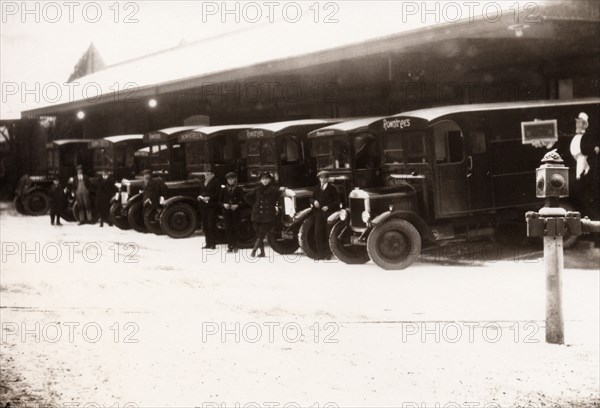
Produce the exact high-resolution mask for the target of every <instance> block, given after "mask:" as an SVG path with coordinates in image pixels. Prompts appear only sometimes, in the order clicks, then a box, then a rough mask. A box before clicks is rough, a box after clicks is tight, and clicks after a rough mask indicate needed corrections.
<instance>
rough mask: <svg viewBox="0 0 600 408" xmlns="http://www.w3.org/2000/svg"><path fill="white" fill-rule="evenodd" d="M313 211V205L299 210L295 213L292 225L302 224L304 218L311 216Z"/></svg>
mask: <svg viewBox="0 0 600 408" xmlns="http://www.w3.org/2000/svg"><path fill="white" fill-rule="evenodd" d="M311 213H312V207H308V208H305V209H304V210H302V211H300V212H297V213H296V214H295V215H294V222H293V223H292V225H300V224H302V223H303V222H304V220H305V219H306V218H308V217H309V216H310V214H311Z"/></svg>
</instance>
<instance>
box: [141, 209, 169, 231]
mask: <svg viewBox="0 0 600 408" xmlns="http://www.w3.org/2000/svg"><path fill="white" fill-rule="evenodd" d="M144 225H145V226H146V228H147V229H148V232H151V233H153V234H156V235H164V234H165V233H164V231H163V230H162V228H161V226H160V219H159V218H158V217H157V210H146V211H145V212H144Z"/></svg>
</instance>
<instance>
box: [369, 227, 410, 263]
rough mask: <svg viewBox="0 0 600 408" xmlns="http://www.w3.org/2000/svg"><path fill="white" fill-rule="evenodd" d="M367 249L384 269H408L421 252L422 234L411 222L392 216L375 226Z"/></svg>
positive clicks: (374, 260)
mask: <svg viewBox="0 0 600 408" xmlns="http://www.w3.org/2000/svg"><path fill="white" fill-rule="evenodd" d="M367 251H368V253H369V256H370V257H371V259H372V260H373V262H375V264H377V265H378V266H380V267H382V268H383V269H387V270H401V269H406V268H408V267H409V266H410V265H412V264H413V262H415V261H416V260H417V258H418V257H419V254H420V253H421V236H420V235H419V231H417V229H416V228H415V227H414V226H413V225H412V224H411V223H410V222H408V221H405V220H401V219H399V218H392V219H389V220H387V221H385V222H384V223H383V224H380V225H377V226H376V227H375V228H373V231H371V233H370V234H369V238H368V239H367Z"/></svg>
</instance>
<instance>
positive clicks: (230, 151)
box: [145, 124, 255, 247]
mask: <svg viewBox="0 0 600 408" xmlns="http://www.w3.org/2000/svg"><path fill="white" fill-rule="evenodd" d="M252 126H255V125H243V124H242V125H223V126H203V127H199V128H198V127H196V128H195V129H192V130H188V131H186V132H183V133H181V134H180V135H179V136H178V140H177V141H178V144H180V145H181V146H182V147H184V150H185V163H186V168H185V170H186V173H187V175H188V179H187V181H185V182H171V183H167V191H169V194H168V196H167V197H165V200H164V202H163V203H161V205H160V206H159V207H158V208H157V209H156V211H154V212H147V213H146V214H145V223H146V224H147V225H149V226H154V229H155V231H159V230H160V231H161V232H163V233H166V234H167V235H169V236H170V237H172V238H187V237H189V236H191V235H192V234H193V233H194V232H195V231H196V229H198V227H199V226H200V219H201V217H200V206H199V205H198V194H199V193H200V189H201V188H202V183H203V182H204V179H205V175H206V170H207V168H208V167H209V166H212V168H213V171H214V174H215V177H216V178H217V180H219V181H220V182H221V183H225V182H226V181H225V175H226V174H227V173H228V172H230V171H233V172H235V173H236V174H238V180H239V181H240V182H244V181H245V180H246V177H245V175H246V154H245V152H246V149H245V144H246V138H245V137H244V136H245V134H244V132H245V130H247V129H249V128H251V127H252ZM176 185H179V186H180V187H181V186H184V185H185V186H189V188H187V189H185V190H182V189H179V190H174V189H175V187H177V186H176ZM247 210H248V209H242V210H241V211H242V213H241V216H240V224H241V225H240V230H239V231H240V233H239V234H240V247H245V246H247V245H248V243H249V242H251V241H252V240H253V237H254V232H253V229H252V225H251V221H250V213H249V211H247ZM221 229H222V228H221Z"/></svg>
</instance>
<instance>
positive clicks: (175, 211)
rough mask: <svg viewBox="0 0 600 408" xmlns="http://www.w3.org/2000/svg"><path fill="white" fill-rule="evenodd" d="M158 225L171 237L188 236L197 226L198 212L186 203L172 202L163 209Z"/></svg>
mask: <svg viewBox="0 0 600 408" xmlns="http://www.w3.org/2000/svg"><path fill="white" fill-rule="evenodd" d="M160 225H161V226H162V229H163V231H164V232H165V233H166V234H167V235H168V236H170V237H171V238H176V239H181V238H188V237H190V236H191V235H192V234H193V233H194V232H195V231H196V229H197V228H198V213H197V212H196V210H195V209H194V208H192V207H191V206H190V205H188V204H185V203H178V204H174V205H172V206H170V207H167V208H166V209H165V210H163V212H162V214H161V215H160Z"/></svg>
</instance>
